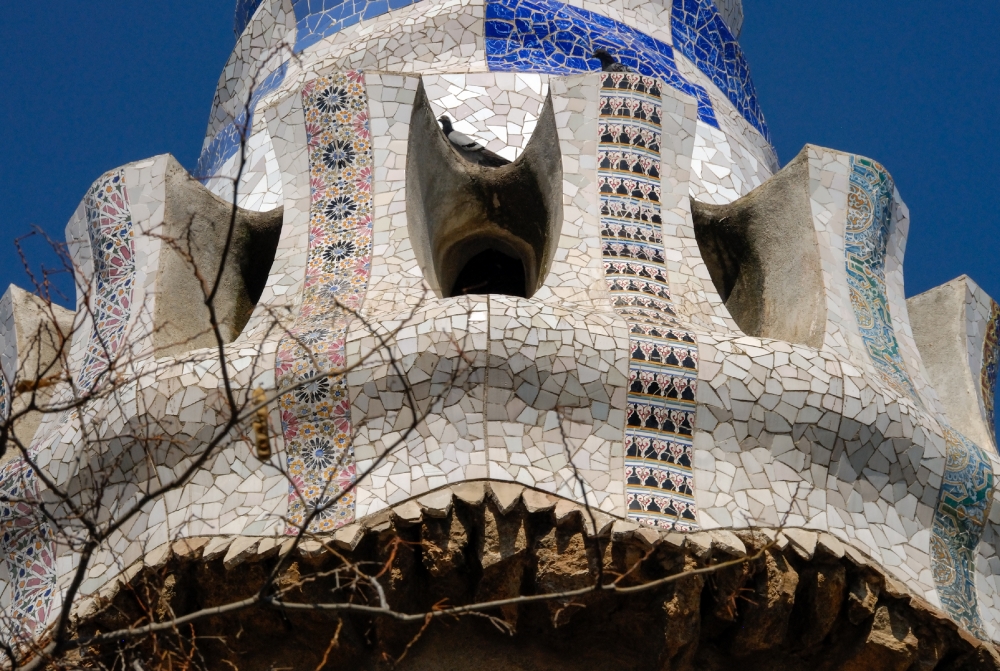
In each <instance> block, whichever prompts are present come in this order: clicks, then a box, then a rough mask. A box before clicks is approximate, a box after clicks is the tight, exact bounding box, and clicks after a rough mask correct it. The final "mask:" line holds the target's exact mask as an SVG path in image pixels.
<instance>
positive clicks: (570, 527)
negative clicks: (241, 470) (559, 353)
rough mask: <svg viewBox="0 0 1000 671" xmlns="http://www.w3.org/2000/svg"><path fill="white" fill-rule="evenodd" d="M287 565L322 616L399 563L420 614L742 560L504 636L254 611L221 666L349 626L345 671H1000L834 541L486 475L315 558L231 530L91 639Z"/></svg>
mask: <svg viewBox="0 0 1000 671" xmlns="http://www.w3.org/2000/svg"><path fill="white" fill-rule="evenodd" d="M290 553H292V554H290ZM390 557H391V561H390ZM741 558H745V559H746V561H744V562H738V561H737V562H736V563H733V562H734V560H739V559H741ZM279 560H280V561H282V564H281V568H280V570H279V578H278V581H277V582H278V584H279V585H289V584H292V583H296V584H298V582H299V581H302V580H303V579H306V580H305V582H304V583H303V584H302V585H301V587H296V588H295V589H294V590H292V591H291V592H290V593H289V594H288V595H286V598H288V599H289V600H294V601H301V602H304V603H308V602H329V601H337V600H344V599H345V598H347V596H348V595H347V594H344V593H343V591H340V592H336V594H337V595H338V596H333V591H332V590H333V589H334V588H335V587H336V585H335V584H333V583H332V582H331V581H333V580H334V579H333V578H332V577H331V575H332V573H331V570H332V569H335V568H337V567H338V566H342V565H343V562H345V561H350V562H360V563H361V565H362V566H366V567H368V569H366V570H368V571H369V572H370V573H376V572H378V571H379V570H381V569H382V568H383V567H387V568H385V570H384V571H383V574H382V576H383V577H382V583H381V584H382V586H383V587H384V590H385V594H386V598H387V600H388V603H389V604H390V605H391V606H392V607H393V609H395V610H397V611H401V612H409V613H419V612H426V611H430V610H433V609H434V608H435V607H437V608H440V607H442V605H443V604H447V605H458V604H467V603H474V602H482V601H491V600H497V599H506V598H511V597H517V596H519V595H529V594H555V593H560V592H566V591H570V590H577V589H580V588H583V587H587V586H590V585H593V584H594V583H595V580H596V579H597V576H598V573H599V571H600V573H601V574H602V576H603V578H602V579H603V581H604V582H605V583H607V582H610V581H612V580H618V581H619V584H620V585H622V586H629V587H631V586H638V585H642V584H646V583H649V582H652V581H655V580H658V579H661V578H663V577H665V576H669V575H673V574H677V573H681V572H684V571H686V570H692V569H699V568H705V567H708V566H711V565H713V564H718V563H722V562H728V563H729V565H728V566H726V567H725V568H721V569H719V570H717V571H715V572H711V573H703V574H698V575H691V576H689V577H686V578H683V579H681V580H678V581H675V582H672V583H666V584H662V585H660V586H657V587H655V588H653V589H651V590H646V591H639V592H634V593H630V594H613V595H612V594H607V593H601V594H596V593H594V594H589V593H588V594H586V595H584V596H576V597H574V598H571V599H557V600H552V601H547V602H536V603H531V604H515V605H507V606H503V607H502V608H498V609H495V610H493V611H491V613H490V615H492V616H493V618H494V620H493V621H492V624H491V621H490V620H489V619H487V618H483V617H481V616H480V617H468V618H463V619H461V620H459V619H448V620H447V621H445V620H444V619H443V618H442V619H440V620H436V621H435V623H434V624H433V625H432V626H430V627H429V628H428V630H427V631H426V632H425V633H424V634H423V635H422V637H421V638H420V641H419V643H418V644H415V645H412V646H410V647H409V648H408V647H407V646H408V643H409V641H410V640H411V639H412V638H413V636H415V635H416V632H417V631H419V629H420V627H419V625H418V626H416V627H413V626H411V625H410V624H401V623H398V622H396V621H393V620H391V619H389V618H378V617H372V616H369V615H362V614H344V613H341V614H339V615H338V614H328V615H327V614H322V613H315V612H310V613H307V614H304V615H303V614H298V613H283V612H277V611H274V610H272V609H267V608H264V607H255V608H253V609H250V610H247V611H241V612H239V613H234V614H230V615H229V616H227V617H225V618H223V617H212V618H207V619H204V620H199V621H197V622H196V623H195V624H194V625H193V627H194V629H193V630H192V632H195V631H196V633H197V636H199V637H204V640H213V641H215V640H219V641H222V640H225V641H227V642H226V643H225V644H224V645H223V644H221V643H220V644H219V645H216V644H214V643H211V644H206V646H207V647H205V649H204V650H202V654H204V655H205V657H206V660H209V661H211V662H212V664H211V665H210V668H222V666H230V665H235V666H237V667H238V668H240V669H257V668H260V669H267V668H277V667H287V666H293V667H294V668H315V667H316V664H317V663H318V662H319V661H320V660H321V659H322V655H323V652H324V650H325V649H326V644H327V642H328V641H329V640H330V637H331V636H332V635H333V631H334V630H335V629H337V628H342V631H341V634H340V638H339V639H338V644H337V646H335V647H334V648H333V649H332V650H331V653H330V654H331V657H330V658H329V660H328V663H329V666H328V668H361V669H367V668H373V669H374V668H381V667H382V666H383V663H384V658H385V656H388V657H389V658H397V657H398V656H399V655H400V654H401V653H402V652H403V651H404V650H408V653H407V657H406V663H405V664H402V665H401V666H400V667H399V668H412V669H425V668H426V669H431V668H435V669H437V668H440V669H445V668H448V669H450V668H456V669H457V668H481V669H497V670H499V669H524V670H527V669H535V668H546V669H563V668H566V669H569V668H573V669H581V668H582V669H604V668H611V667H610V666H608V664H613V666H614V668H621V669H665V670H666V669H694V668H697V669H728V668H733V666H734V665H736V664H738V665H739V666H740V667H741V669H746V670H747V671H752V670H754V669H761V670H763V669H778V670H782V669H789V670H791V669H796V670H798V669H801V670H803V671H805V670H806V669H808V670H809V671H815V670H816V669H858V670H860V669H866V670H872V671H878V670H881V669H886V670H889V669H892V670H898V671H904V670H907V669H912V670H913V671H917V670H928V671H929V670H932V669H941V670H943V669H970V670H971V669H991V670H1000V656H998V654H997V651H996V649H995V648H994V646H993V645H992V644H990V643H984V642H981V641H978V640H977V639H975V638H974V637H973V636H972V635H971V634H969V633H968V632H966V631H964V630H963V629H961V628H960V627H959V626H958V625H957V624H956V623H955V622H953V621H952V620H951V619H949V618H948V617H947V616H946V615H945V614H944V613H943V612H942V611H940V610H938V609H936V608H934V607H933V606H931V605H930V604H929V603H927V602H926V601H924V600H923V599H921V598H920V597H919V596H916V595H914V594H912V593H910V592H908V591H907V589H906V588H905V587H904V586H903V585H901V584H900V583H898V582H897V581H895V580H893V579H892V578H891V577H889V576H887V575H886V574H885V573H884V572H883V571H881V570H880V569H879V567H878V566H876V565H874V564H873V563H872V562H870V561H869V560H868V559H867V558H865V557H864V556H863V555H861V554H860V553H859V552H857V551H856V550H855V549H854V548H852V547H850V546H847V545H845V544H844V543H842V542H841V541H839V540H838V539H836V538H835V537H833V536H831V535H829V534H826V533H818V532H813V531H808V530H804V529H784V530H775V529H770V530H769V529H756V530H712V531H700V532H694V533H688V534H681V533H676V532H668V533H663V532H659V531H656V530H653V529H650V528H647V527H641V526H639V525H637V524H634V523H632V522H628V521H626V520H622V519H616V518H613V517H611V516H608V515H606V514H603V513H599V512H598V513H594V514H593V517H591V514H590V513H589V511H587V510H586V509H584V508H583V507H582V506H580V505H579V504H576V503H572V502H570V501H567V500H565V499H560V498H558V497H555V496H552V495H550V494H546V493H544V492H540V491H537V490H533V489H529V488H525V487H523V486H521V485H518V484H514V483H501V482H484V481H480V482H466V483H462V484H461V485H457V486H454V487H450V488H446V489H442V490H437V491H434V492H431V493H429V494H425V495H422V496H421V497H419V498H417V499H413V500H410V501H407V502H405V503H402V504H400V505H397V506H396V507H394V508H393V509H391V510H385V511H381V512H379V513H377V514H374V515H372V516H370V517H368V518H366V519H364V520H360V521H359V522H357V523H355V524H352V525H349V526H346V527H343V528H341V529H339V530H337V531H336V532H334V533H330V534H323V535H310V536H308V537H307V538H304V539H303V540H302V541H301V542H299V543H298V544H296V543H295V542H294V540H293V539H291V538H289V537H268V538H254V537H241V536H236V537H225V536H216V537H202V538H191V539H183V540H180V541H177V542H175V543H172V544H170V545H167V546H163V547H162V548H159V549H157V550H155V551H153V552H151V553H149V554H148V555H147V556H146V558H145V561H144V562H143V563H138V564H136V565H134V566H133V567H130V568H129V569H128V570H127V571H125V572H124V573H123V574H122V576H121V577H120V578H119V579H118V580H116V581H114V582H113V583H111V584H109V585H108V586H107V588H105V589H104V590H102V592H101V593H100V594H98V595H95V596H94V597H92V598H91V599H89V600H88V601H87V602H86V603H85V604H81V606H80V608H78V609H77V615H78V618H79V619H78V621H79V623H80V625H79V628H80V633H82V634H86V633H87V632H93V631H98V630H99V631H109V630H112V629H116V628H120V627H122V626H126V625H133V626H134V625H135V624H136V623H141V622H143V621H146V622H148V621H149V620H150V619H153V620H159V619H166V617H167V614H168V613H174V614H175V615H183V614H186V613H190V612H193V611H195V610H198V609H201V608H206V607H211V606H216V605H220V604H224V603H229V602H232V601H235V600H239V599H244V598H247V597H248V596H251V595H253V594H254V593H255V592H256V590H258V589H259V586H260V585H262V584H263V581H264V579H265V576H266V575H267V574H268V573H269V572H270V571H272V570H273V569H274V568H275V566H276V565H277V564H278V562H279ZM363 592H364V590H360V591H355V592H353V593H352V596H351V598H352V599H354V600H355V602H359V603H361V602H366V600H367V599H369V598H371V595H366V594H364V593H363ZM338 623H341V624H338ZM498 629H500V630H509V632H508V633H501V631H499V630H498ZM213 637H218V638H217V639H216V638H213ZM237 640H239V643H238V644H237V643H236V641H237ZM320 642H321V643H322V644H320ZM108 654H111V651H110V649H109V651H108ZM314 658H315V659H314ZM291 660H294V663H292V664H289V663H288V662H290V661H291Z"/></svg>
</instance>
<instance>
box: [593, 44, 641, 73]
mask: <svg viewBox="0 0 1000 671" xmlns="http://www.w3.org/2000/svg"><path fill="white" fill-rule="evenodd" d="M594 58H596V59H597V60H599V61H600V62H601V69H602V70H604V71H605V72H632V68H630V67H628V66H627V65H622V64H621V63H619V62H618V61H617V60H615V57H614V56H612V55H611V54H609V53H608V50H607V49H604V48H601V49H598V50H597V51H595V52H594Z"/></svg>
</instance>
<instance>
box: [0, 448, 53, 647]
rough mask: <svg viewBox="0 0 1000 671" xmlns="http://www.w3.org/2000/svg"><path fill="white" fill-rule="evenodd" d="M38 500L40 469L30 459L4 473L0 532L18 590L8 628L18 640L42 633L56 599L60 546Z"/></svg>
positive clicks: (0, 474) (0, 472)
mask: <svg viewBox="0 0 1000 671" xmlns="http://www.w3.org/2000/svg"><path fill="white" fill-rule="evenodd" d="M38 496H39V490H38V479H37V477H36V475H35V471H34V469H32V468H31V467H29V466H28V463H27V462H26V461H25V460H24V459H16V460H15V461H12V462H10V463H8V464H6V465H5V466H4V467H3V468H2V469H0V497H2V498H3V502H2V503H0V534H2V551H3V558H4V561H5V562H6V564H7V575H8V576H9V577H10V580H11V584H10V587H12V589H11V592H10V593H9V594H10V599H11V603H10V606H9V610H8V611H7V614H9V616H10V620H9V621H6V622H4V627H8V626H9V627H10V630H9V632H8V633H9V634H11V635H13V636H16V637H28V636H31V635H32V634H34V633H35V632H40V631H41V629H42V628H43V627H44V626H45V624H46V623H47V622H48V620H49V617H50V616H51V614H52V607H53V604H54V601H55V599H54V598H53V597H54V595H55V586H56V560H55V546H54V544H53V542H52V541H53V536H52V530H51V527H50V526H49V524H48V522H47V521H46V519H45V518H44V517H43V516H42V515H41V514H40V513H39V511H38V507H37V506H36V505H35V504H34V501H36V500H38Z"/></svg>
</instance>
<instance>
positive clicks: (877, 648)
mask: <svg viewBox="0 0 1000 671" xmlns="http://www.w3.org/2000/svg"><path fill="white" fill-rule="evenodd" d="M917 645H918V641H917V637H916V636H914V634H913V628H912V626H911V625H910V622H909V620H907V618H906V617H905V616H904V615H902V614H901V613H899V612H897V611H895V610H894V609H891V608H889V607H888V606H879V607H878V609H877V610H876V611H875V617H874V618H873V619H872V623H871V629H870V630H869V632H868V636H867V638H866V639H865V641H864V643H863V645H862V646H861V648H860V650H858V651H857V652H856V654H854V655H853V656H852V657H851V658H850V659H848V660H847V662H845V663H844V665H843V666H841V669H842V671H870V670H871V669H884V670H885V671H906V669H908V668H909V667H910V664H912V663H913V660H914V659H915V658H916V656H917Z"/></svg>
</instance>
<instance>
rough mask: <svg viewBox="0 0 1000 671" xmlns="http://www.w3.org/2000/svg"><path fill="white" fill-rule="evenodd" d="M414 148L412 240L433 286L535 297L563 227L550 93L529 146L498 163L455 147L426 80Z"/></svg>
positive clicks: (409, 166)
mask: <svg viewBox="0 0 1000 671" xmlns="http://www.w3.org/2000/svg"><path fill="white" fill-rule="evenodd" d="M407 151H408V153H407V159H406V214H407V224H408V227H409V231H410V240H411V242H412V243H413V249H414V252H415V254H416V256H417V261H418V262H419V263H420V267H421V269H422V270H423V273H424V277H425V278H426V279H427V282H428V284H429V285H430V286H431V287H432V289H433V290H434V291H435V293H437V294H438V295H439V296H441V297H443V298H451V297H454V296H461V295H465V294H506V295H509V296H518V297H521V298H530V297H531V296H532V294H534V293H535V292H536V291H538V289H539V287H540V286H541V285H542V282H543V281H544V279H545V274H546V272H548V268H549V265H550V264H551V263H552V258H553V256H554V255H555V248H556V242H557V241H558V239H559V232H560V231H559V229H560V227H561V225H562V198H563V192H562V186H563V184H562V156H561V152H560V148H559V136H558V131H557V129H556V122H555V114H554V112H553V110H552V101H551V99H547V100H546V102H545V105H544V107H543V109H542V113H541V116H540V118H539V120H538V125H537V126H536V127H535V130H534V132H533V133H532V135H531V139H530V140H529V142H528V144H527V146H526V147H525V149H524V152H523V153H522V154H521V155H520V156H519V157H518V158H517V160H515V161H514V162H512V163H509V164H507V165H502V166H497V167H494V166H485V165H481V164H477V163H476V162H473V161H470V160H468V157H467V156H463V155H462V154H461V153H460V152H458V151H456V149H455V148H454V146H453V145H452V144H451V143H450V142H449V141H448V139H447V138H446V136H445V134H444V133H443V132H442V130H441V128H440V126H439V125H438V120H437V118H436V117H435V116H434V113H433V111H432V110H431V107H430V103H429V102H428V101H427V96H426V94H425V93H424V90H423V85H421V86H420V87H419V88H418V90H417V95H416V99H415V101H414V106H413V112H412V115H411V123H410V133H409V139H408V150H407Z"/></svg>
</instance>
